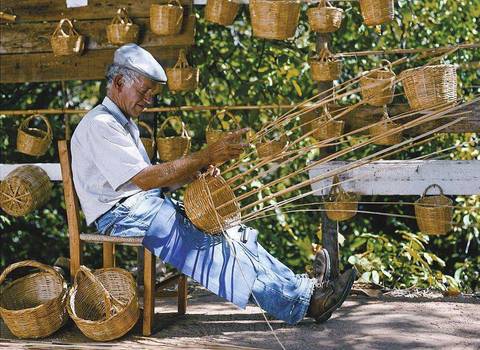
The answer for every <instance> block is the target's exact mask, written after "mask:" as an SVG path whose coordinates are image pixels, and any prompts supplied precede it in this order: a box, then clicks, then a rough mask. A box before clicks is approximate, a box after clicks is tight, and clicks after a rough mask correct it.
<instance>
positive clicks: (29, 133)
mask: <svg viewBox="0 0 480 350" xmlns="http://www.w3.org/2000/svg"><path fill="white" fill-rule="evenodd" d="M34 118H40V119H41V120H42V121H43V122H44V123H45V125H46V126H47V130H46V131H44V130H42V129H37V128H31V127H29V123H30V122H31V121H32V120H33V119H34ZM51 143H52V127H51V126H50V122H49V121H48V119H47V118H46V117H45V116H43V115H40V114H34V115H31V116H30V117H28V118H26V119H25V120H23V121H22V123H21V124H20V127H19V128H18V132H17V151H18V152H21V153H24V154H28V155H30V156H42V155H44V154H45V153H47V150H48V147H50V144H51Z"/></svg>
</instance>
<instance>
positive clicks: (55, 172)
mask: <svg viewBox="0 0 480 350" xmlns="http://www.w3.org/2000/svg"><path fill="white" fill-rule="evenodd" d="M22 165H36V166H38V167H40V168H42V169H43V170H45V171H46V173H47V175H48V177H49V178H50V180H52V181H62V172H61V170H60V163H28V164H0V180H3V179H4V178H5V177H6V176H7V175H8V174H9V173H10V172H11V171H12V170H14V169H15V168H18V167H19V166H22Z"/></svg>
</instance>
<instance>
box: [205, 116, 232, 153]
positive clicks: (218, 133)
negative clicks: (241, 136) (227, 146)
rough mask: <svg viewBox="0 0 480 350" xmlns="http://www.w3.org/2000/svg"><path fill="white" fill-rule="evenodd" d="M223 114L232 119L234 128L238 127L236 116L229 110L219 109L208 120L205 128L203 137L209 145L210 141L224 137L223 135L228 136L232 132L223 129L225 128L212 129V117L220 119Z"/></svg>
mask: <svg viewBox="0 0 480 350" xmlns="http://www.w3.org/2000/svg"><path fill="white" fill-rule="evenodd" d="M225 115H227V116H228V117H230V119H231V120H232V121H233V123H234V124H235V128H236V130H239V129H240V124H238V121H237V118H236V117H235V116H234V115H233V114H232V113H230V112H229V111H227V110H221V111H219V112H218V113H216V114H215V115H214V116H212V117H211V118H210V119H209V120H208V124H207V128H206V129H205V138H206V139H207V144H208V145H211V144H212V143H215V142H217V141H218V140H220V139H222V138H224V137H225V136H228V135H230V134H231V133H232V131H225V130H222V129H220V130H217V129H212V122H213V120H214V119H219V120H220V121H221V119H220V118H222V119H224V118H223V117H224V116H225ZM220 125H222V123H220ZM233 131H235V130H233ZM239 141H240V140H239Z"/></svg>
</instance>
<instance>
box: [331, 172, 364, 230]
mask: <svg viewBox="0 0 480 350" xmlns="http://www.w3.org/2000/svg"><path fill="white" fill-rule="evenodd" d="M338 182H339V180H338V176H337V175H335V176H334V177H333V185H332V188H331V189H330V193H329V194H328V198H327V201H326V202H325V210H326V213H327V217H328V218H329V219H330V220H334V221H345V220H348V219H351V218H353V217H354V216H355V215H356V214H357V210H358V195H357V194H356V193H352V192H345V191H344V190H343V188H342V187H341V186H340V185H339V184H338Z"/></svg>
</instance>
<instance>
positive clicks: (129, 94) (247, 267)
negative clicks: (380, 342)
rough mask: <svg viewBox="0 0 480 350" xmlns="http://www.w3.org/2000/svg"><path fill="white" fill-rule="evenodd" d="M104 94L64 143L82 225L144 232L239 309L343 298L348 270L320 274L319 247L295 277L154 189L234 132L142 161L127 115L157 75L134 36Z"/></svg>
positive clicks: (186, 178) (206, 162)
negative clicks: (161, 159)
mask: <svg viewBox="0 0 480 350" xmlns="http://www.w3.org/2000/svg"><path fill="white" fill-rule="evenodd" d="M106 78H107V96H106V97H105V98H104V100H103V101H102V103H101V104H99V105H98V106H96V107H95V108H93V109H92V110H91V111H90V112H88V113H87V114H86V115H85V117H84V118H82V120H81V122H80V123H79V124H78V126H77V128H76V130H75V132H74V134H73V137H72V141H71V147H72V170H73V176H74V182H75V188H76V191H77V193H78V196H79V199H80V203H81V206H82V209H83V211H84V213H85V216H86V220H87V224H92V223H95V225H96V227H97V229H98V230H99V231H100V232H101V233H103V234H109V235H112V236H144V239H143V245H144V246H145V247H146V248H147V249H149V250H150V251H152V252H153V253H154V254H155V255H156V256H158V257H160V258H161V259H162V260H163V261H165V262H166V263H169V264H171V265H173V266H174V267H176V268H177V269H179V270H180V271H181V272H182V273H184V274H186V275H188V276H190V277H192V278H193V279H194V280H196V281H198V282H199V283H201V284H202V285H203V286H205V287H206V288H208V289H209V290H211V291H212V292H214V293H215V294H217V295H219V296H221V297H223V298H225V299H227V300H229V301H231V302H232V303H234V304H235V305H237V306H239V307H241V308H245V306H246V304H247V303H248V301H249V300H251V301H253V302H255V303H256V304H258V305H259V306H260V307H261V308H262V309H263V310H265V311H267V312H268V313H270V314H271V315H273V316H274V317H276V318H278V319H281V320H284V321H285V322H287V323H289V324H295V323H297V322H299V321H300V320H302V319H303V318H304V317H305V316H309V317H313V318H315V319H316V320H317V321H323V320H326V319H328V318H329V317H330V315H331V313H332V312H333V311H334V310H335V309H336V308H338V307H339V306H340V305H341V304H342V303H343V301H344V300H345V298H346V297H347V295H348V293H349V291H350V289H351V286H352V283H353V280H354V276H355V273H354V271H352V270H349V271H347V272H344V273H343V274H342V275H340V277H338V278H337V279H335V280H330V279H329V270H330V269H329V259H328V254H327V253H326V250H321V251H320V252H318V253H317V254H316V257H315V262H314V274H315V278H309V277H307V276H306V275H296V274H294V273H293V272H292V271H291V270H290V269H289V268H288V267H286V266H285V265H283V264H282V263H280V262H279V261H278V260H277V259H276V258H274V257H273V256H272V255H270V254H269V253H268V252H267V251H266V250H265V249H264V248H263V247H262V246H261V245H260V244H259V243H258V242H257V231H256V230H254V229H252V228H249V227H246V226H243V225H240V226H238V227H234V228H231V229H229V230H227V231H226V232H225V234H224V235H218V236H212V235H208V234H205V233H204V232H202V231H200V230H199V229H197V228H196V227H195V226H194V225H193V224H192V223H191V222H190V221H189V219H188V218H187V217H186V216H185V213H184V210H183V207H182V204H181V203H179V202H176V201H174V200H172V199H171V198H169V197H168V196H165V195H164V191H165V189H167V190H172V189H175V188H178V187H180V186H183V185H185V184H187V183H189V182H190V181H192V180H193V179H194V178H195V174H196V173H198V172H199V171H205V169H207V170H208V171H211V173H212V175H214V176H215V175H216V173H217V170H216V168H215V167H213V165H214V164H221V163H223V162H225V161H228V160H230V159H235V158H238V157H239V155H240V154H241V152H242V151H243V149H244V147H245V146H246V145H245V144H241V143H237V142H238V141H237V140H239V139H240V137H239V136H241V135H242V134H243V133H245V132H246V131H247V130H246V129H244V130H240V131H238V132H236V133H233V134H232V135H230V136H227V137H225V138H224V139H222V140H220V141H218V142H216V143H215V144H212V145H209V146H208V147H206V148H204V149H202V150H200V151H198V152H195V153H192V154H190V155H188V156H185V157H184V158H182V159H179V160H175V161H171V162H167V163H162V164H155V165H152V164H151V163H150V160H149V159H148V156H147V153H146V151H145V149H144V147H143V145H142V142H141V140H140V138H139V131H138V128H137V126H136V124H135V122H134V121H133V118H134V117H138V116H139V115H140V114H141V113H142V111H143V109H144V108H145V107H147V106H148V105H150V104H151V103H152V101H153V96H154V95H155V94H156V93H157V92H158V91H159V86H160V85H161V84H165V83H166V80H167V77H166V75H165V72H164V70H163V68H162V66H161V65H160V64H159V63H158V62H157V61H156V60H155V59H154V57H153V56H152V55H151V54H150V53H149V52H147V51H146V50H144V49H142V48H141V47H139V46H137V45H135V44H127V45H124V46H122V47H120V48H119V49H117V50H116V52H115V55H114V59H113V64H112V65H111V66H110V67H109V68H108V71H107V74H106Z"/></svg>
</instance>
